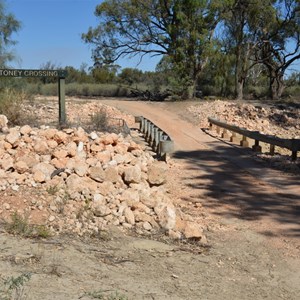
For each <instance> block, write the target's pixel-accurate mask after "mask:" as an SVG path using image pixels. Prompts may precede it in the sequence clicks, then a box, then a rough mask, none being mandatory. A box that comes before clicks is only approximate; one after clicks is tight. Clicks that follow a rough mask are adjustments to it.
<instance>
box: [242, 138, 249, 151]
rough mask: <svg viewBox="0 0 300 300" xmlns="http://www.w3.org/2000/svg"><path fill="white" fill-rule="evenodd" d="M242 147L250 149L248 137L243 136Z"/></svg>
mask: <svg viewBox="0 0 300 300" xmlns="http://www.w3.org/2000/svg"><path fill="white" fill-rule="evenodd" d="M240 145H241V146H242V147H245V148H247V147H249V142H248V139H247V137H246V136H244V135H243V138H242V140H241V142H240Z"/></svg>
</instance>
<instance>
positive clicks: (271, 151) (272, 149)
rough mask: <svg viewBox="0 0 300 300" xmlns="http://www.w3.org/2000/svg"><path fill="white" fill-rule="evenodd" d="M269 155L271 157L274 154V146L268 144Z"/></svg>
mask: <svg viewBox="0 0 300 300" xmlns="http://www.w3.org/2000/svg"><path fill="white" fill-rule="evenodd" d="M270 154H271V155H274V154H275V145H272V144H270Z"/></svg>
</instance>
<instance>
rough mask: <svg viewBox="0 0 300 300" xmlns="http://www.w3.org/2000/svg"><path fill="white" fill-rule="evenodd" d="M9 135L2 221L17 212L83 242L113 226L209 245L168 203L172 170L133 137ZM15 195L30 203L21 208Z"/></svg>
mask: <svg viewBox="0 0 300 300" xmlns="http://www.w3.org/2000/svg"><path fill="white" fill-rule="evenodd" d="M6 130H7V132H6V133H3V134H0V167H1V169H0V190H1V193H2V195H3V197H2V196H1V200H0V215H1V216H2V218H6V217H9V214H11V213H13V212H14V211H17V212H18V213H20V214H22V215H26V216H29V219H30V218H31V221H32V222H34V221H35V219H34V216H36V219H39V220H42V222H44V223H46V224H47V226H48V227H49V228H50V229H51V230H52V231H54V232H65V231H67V232H73V233H76V234H79V235H83V234H86V233H88V234H95V233H98V232H100V231H102V230H105V229H106V228H107V227H108V226H110V225H114V226H118V227H120V228H121V229H123V230H124V229H135V230H136V231H137V232H138V233H154V232H158V231H161V230H163V231H165V232H167V233H168V234H169V235H170V236H172V237H175V238H198V239H201V238H202V237H203V238H204V236H203V231H202V228H201V226H200V225H198V224H197V223H195V222H193V220H192V219H191V217H190V216H188V215H185V214H184V213H182V212H181V211H180V210H179V209H178V208H176V207H175V206H174V204H173V202H172V200H171V199H170V198H169V197H168V196H167V191H166V188H165V186H164V183H165V181H166V177H167V171H168V166H167V164H166V163H164V162H158V161H155V160H154V158H153V157H152V156H151V155H150V154H149V153H148V152H146V151H144V149H143V146H142V145H139V144H137V143H136V142H134V141H133V140H132V138H131V137H130V136H127V137H124V136H122V135H121V134H115V133H101V132H96V131H94V132H91V133H87V132H86V131H85V130H84V129H82V128H81V127H79V128H68V129H64V130H62V131H60V130H58V129H54V128H50V127H48V126H41V127H39V128H34V127H30V126H29V125H25V126H22V127H13V128H9V129H6ZM34 189H35V190H40V191H42V192H41V193H40V194H39V195H40V196H39V197H37V196H36V195H35V196H32V197H30V193H28V191H31V190H34ZM11 191H13V192H15V193H18V194H22V192H23V191H27V192H25V193H24V195H25V194H26V195H27V196H24V199H21V200H22V201H21V202H20V201H15V202H14V200H13V199H14V198H13V197H9V196H10V195H12V194H11ZM33 194H34V193H32V195H33ZM28 195H29V196H28ZM19 200H20V195H19ZM38 216H39V217H38Z"/></svg>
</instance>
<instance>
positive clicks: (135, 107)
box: [0, 100, 300, 300]
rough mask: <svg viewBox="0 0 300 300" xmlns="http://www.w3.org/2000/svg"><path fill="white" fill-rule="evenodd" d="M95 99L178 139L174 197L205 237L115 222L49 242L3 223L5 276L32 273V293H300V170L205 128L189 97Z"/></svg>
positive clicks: (28, 288) (0, 241)
mask: <svg viewBox="0 0 300 300" xmlns="http://www.w3.org/2000/svg"><path fill="white" fill-rule="evenodd" d="M99 101H101V102H103V103H105V104H108V105H112V106H114V107H117V108H118V109H120V110H123V111H125V112H128V113H131V114H133V115H143V116H145V117H147V118H149V119H151V120H152V121H153V122H154V123H155V124H157V125H158V126H159V127H161V128H162V129H164V130H165V131H166V132H168V134H169V135H170V136H171V137H172V139H173V140H174V141H175V152H174V154H173V156H172V158H171V160H170V162H169V181H168V190H169V194H170V196H171V197H172V199H173V201H174V202H176V203H177V205H178V206H180V207H181V209H182V210H183V211H184V212H188V213H189V214H191V215H192V216H193V217H194V218H198V219H199V220H201V223H202V224H203V225H204V226H205V228H206V232H205V233H206V235H207V240H208V242H207V244H205V245H199V244H197V243H195V244H193V243H192V244H190V243H189V244H187V243H184V242H182V241H177V242H172V241H170V240H169V239H167V238H165V237H164V236H155V237H152V239H150V238H149V237H142V236H134V235H131V236H130V235H123V234H121V233H120V232H118V231H116V230H115V229H114V228H111V231H110V232H109V233H108V234H107V235H105V236H101V237H99V238H98V239H84V238H82V239H79V238H75V237H71V236H58V237H55V238H51V239H46V240H29V239H21V238H20V237H13V236H11V235H8V234H7V233H5V231H4V230H3V231H2V232H1V233H0V273H1V276H2V278H3V277H7V276H14V277H17V276H19V275H20V274H22V273H24V272H30V273H31V278H30V280H29V282H28V283H26V285H24V286H25V293H26V294H27V299H156V300H157V299H298V298H299V294H300V284H299V283H300V221H299V220H300V218H299V216H300V197H299V192H300V190H299V176H298V175H289V174H286V173H282V172H280V171H277V170H274V169H271V168H269V166H268V165H266V164H265V163H263V162H262V161H260V160H257V159H254V158H253V157H251V156H250V155H249V152H248V151H247V150H244V149H240V148H238V147H234V146H232V145H230V144H228V143H224V142H223V141H220V140H219V139H216V138H215V137H212V136H210V135H208V134H206V133H204V132H203V131H202V130H201V129H200V127H198V126H196V125H195V124H193V122H192V121H193V120H194V119H193V116H192V115H189V114H188V113H187V111H186V106H187V105H190V104H189V103H145V102H139V101H120V100H99ZM0 295H1V294H0ZM0 299H1V298H0ZM16 299H17V298H16Z"/></svg>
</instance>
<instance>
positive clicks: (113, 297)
mask: <svg viewBox="0 0 300 300" xmlns="http://www.w3.org/2000/svg"><path fill="white" fill-rule="evenodd" d="M106 292H107V291H103V290H98V291H92V292H86V293H84V295H83V296H81V297H80V299H81V298H83V297H89V298H90V299H101V300H128V298H127V296H125V295H124V294H120V293H119V292H117V291H116V292H114V293H111V294H109V295H105V293H106Z"/></svg>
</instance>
